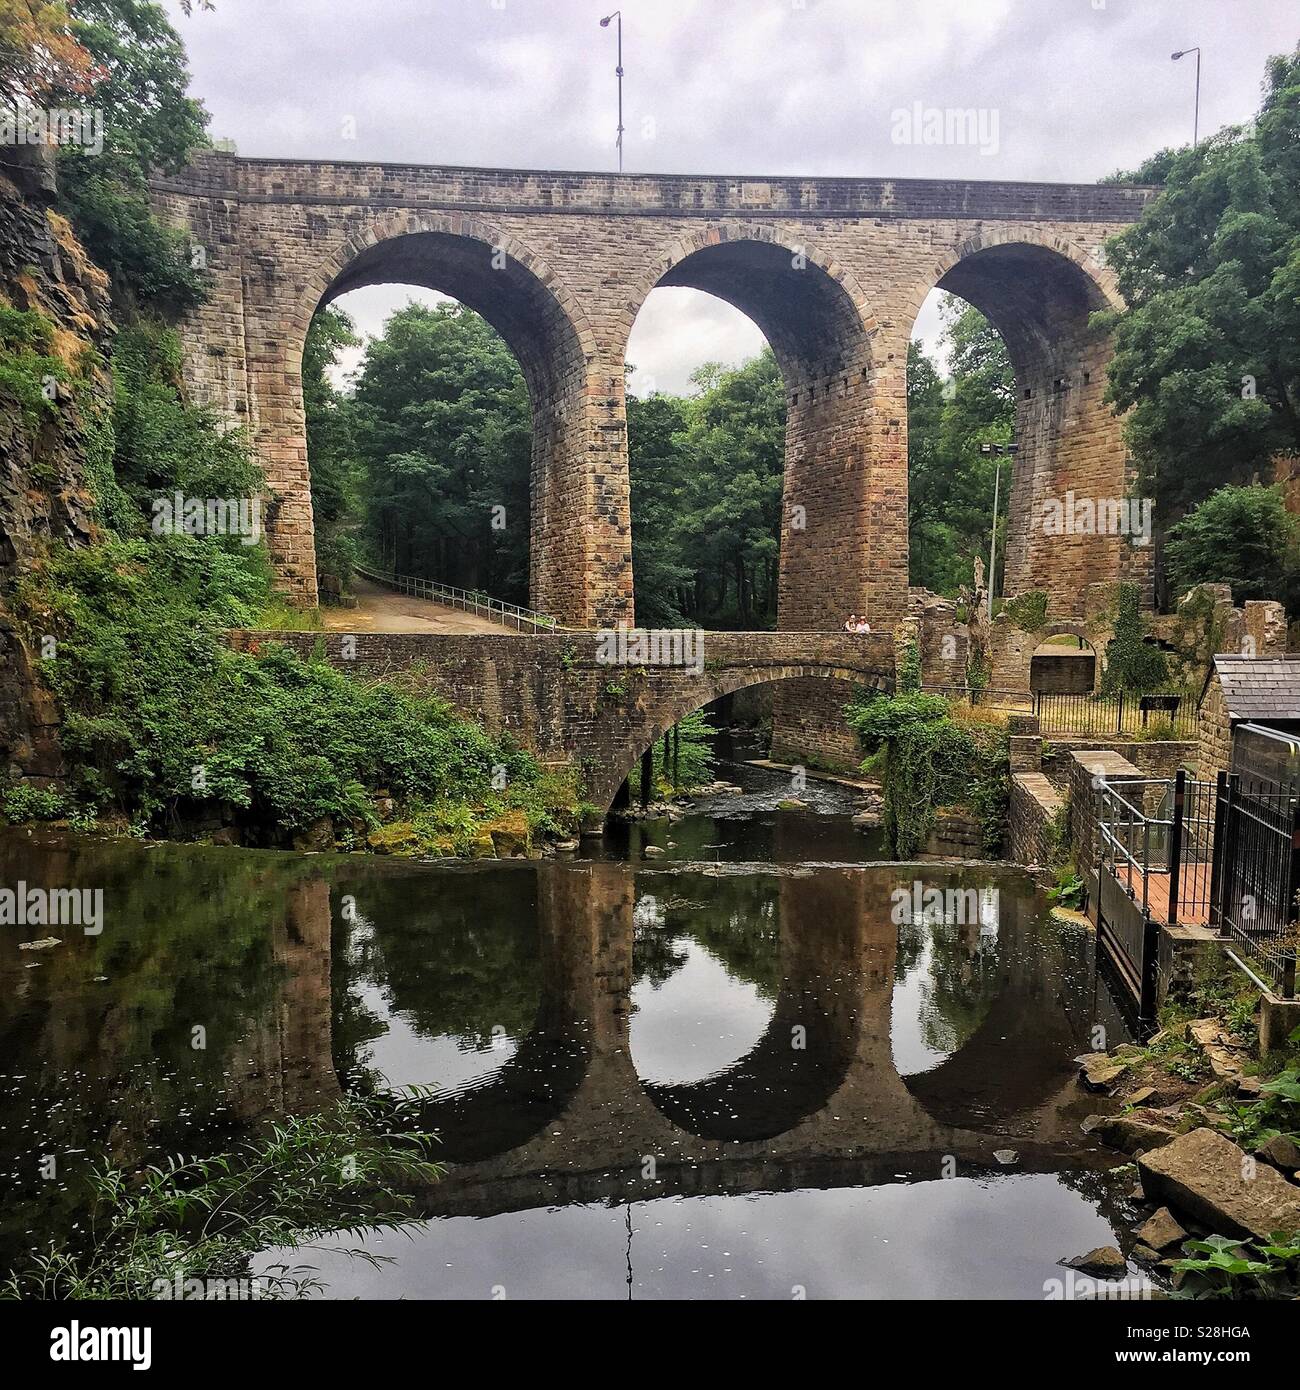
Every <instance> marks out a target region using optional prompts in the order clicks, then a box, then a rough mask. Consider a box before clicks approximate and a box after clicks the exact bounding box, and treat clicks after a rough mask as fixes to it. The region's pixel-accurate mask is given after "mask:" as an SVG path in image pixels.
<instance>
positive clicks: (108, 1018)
mask: <svg viewBox="0 0 1300 1390" xmlns="http://www.w3.org/2000/svg"><path fill="white" fill-rule="evenodd" d="M15 853H16V854H17V858H15V857H14V856H15ZM42 854H44V858H42ZM19 862H21V864H23V865H24V866H25V867H26V872H27V877H28V878H29V880H32V881H36V880H37V877H38V874H39V875H40V876H41V877H42V878H45V879H48V881H51V882H61V883H67V884H77V883H80V882H85V883H87V884H100V885H104V886H105V888H106V901H107V902H108V903H109V904H110V907H111V905H112V904H113V903H114V902H115V901H116V902H117V903H118V904H119V910H120V911H124V912H125V913H126V915H127V916H128V917H129V918H130V921H131V922H132V923H134V924H135V925H133V926H129V927H128V925H127V923H126V922H125V921H124V919H123V917H122V916H119V917H118V919H117V921H116V922H115V921H114V918H113V913H112V911H111V910H110V912H109V914H108V921H107V924H106V931H105V933H104V935H103V936H102V937H100V938H84V939H77V938H74V939H73V940H71V941H69V942H68V943H66V946H65V947H64V948H61V949H60V950H59V951H58V952H55V953H52V954H51V955H50V956H49V957H48V958H47V962H46V963H44V964H43V965H42V967H41V968H40V969H37V970H31V971H28V970H26V969H25V963H20V964H18V965H14V964H13V963H12V962H13V959H14V957H15V956H16V955H17V953H16V952H15V953H7V958H8V960H9V962H10V963H9V964H7V965H2V964H0V976H5V977H7V978H2V979H0V985H3V986H5V988H4V997H3V1002H2V1003H0V1041H3V1043H4V1045H5V1047H6V1055H8V1056H11V1057H19V1058H21V1060H22V1062H23V1066H24V1075H23V1076H22V1077H21V1078H17V1079H16V1083H15V1084H14V1085H13V1086H12V1087H11V1089H10V1090H9V1091H8V1092H7V1093H6V1095H5V1096H4V1097H3V1099H2V1100H0V1108H3V1111H4V1114H3V1116H2V1117H0V1118H3V1119H4V1121H5V1129H6V1131H7V1133H8V1135H9V1136H10V1138H11V1141H12V1137H13V1136H15V1135H21V1136H22V1138H21V1140H20V1141H19V1143H20V1151H19V1152H17V1153H14V1152H12V1151H11V1149H12V1143H11V1142H10V1143H5V1144H4V1145H3V1148H4V1150H5V1154H4V1157H5V1161H6V1171H8V1170H9V1167H10V1166H11V1165H12V1166H13V1170H14V1171H19V1170H20V1169H22V1170H25V1169H26V1168H28V1167H29V1166H30V1158H31V1155H30V1154H29V1153H27V1152H26V1151H25V1150H24V1148H23V1146H24V1145H25V1146H26V1147H27V1148H30V1149H31V1150H32V1152H34V1153H36V1152H50V1151H56V1152H61V1153H65V1154H68V1155H69V1157H68V1158H67V1160H66V1162H67V1164H68V1176H70V1177H71V1176H75V1168H76V1164H77V1162H80V1161H83V1160H80V1159H78V1158H76V1157H74V1156H73V1155H76V1154H89V1155H91V1156H94V1155H95V1154H96V1152H97V1151H98V1150H102V1149H103V1148H104V1147H107V1148H108V1149H109V1150H110V1151H111V1152H112V1153H113V1154H114V1156H115V1157H116V1158H117V1159H118V1161H120V1162H124V1163H127V1164H132V1163H136V1162H141V1161H145V1160H146V1159H147V1158H149V1157H150V1156H152V1155H154V1154H156V1153H157V1152H159V1151H160V1148H161V1149H162V1151H166V1152H176V1151H180V1150H184V1151H186V1152H196V1151H198V1152H201V1151H203V1150H204V1148H205V1147H207V1148H209V1149H211V1148H218V1147H221V1145H222V1144H223V1143H224V1142H226V1141H227V1140H228V1138H229V1137H230V1135H231V1134H232V1133H236V1132H238V1131H239V1130H240V1129H243V1128H245V1127H246V1126H247V1125H249V1124H252V1123H256V1122H259V1121H262V1120H265V1119H267V1118H271V1117H274V1116H277V1115H282V1114H285V1113H292V1112H302V1111H308V1110H312V1109H316V1108H319V1107H320V1106H322V1105H324V1104H328V1103H329V1102H330V1101H331V1100H332V1099H335V1098H337V1097H338V1096H339V1095H340V1094H342V1093H343V1092H345V1091H347V1090H355V1089H366V1088H372V1087H387V1086H402V1085H407V1084H413V1083H422V1084H428V1085H431V1087H432V1089H431V1092H430V1095H429V1098H428V1100H427V1101H426V1102H425V1105H424V1120H425V1123H426V1124H427V1126H429V1127H431V1128H435V1129H437V1130H438V1131H439V1133H440V1135H441V1137H442V1150H443V1155H442V1156H443V1157H444V1158H445V1159H446V1160H447V1162H448V1163H449V1165H450V1167H449V1171H448V1173H447V1175H446V1177H445V1178H444V1179H443V1180H442V1181H441V1182H439V1183H437V1184H434V1185H432V1186H431V1187H429V1188H427V1189H425V1190H421V1191H420V1192H418V1193H416V1194H414V1195H415V1196H416V1199H417V1212H418V1214H419V1215H422V1216H424V1217H431V1218H454V1217H471V1218H485V1217H492V1216H496V1215H502V1214H508V1213H524V1212H530V1211H538V1210H545V1209H550V1208H556V1207H568V1206H573V1205H579V1204H580V1205H583V1206H588V1207H590V1206H597V1207H600V1206H605V1207H608V1206H614V1205H618V1206H622V1205H623V1204H626V1203H629V1202H642V1201H646V1200H650V1199H658V1198H673V1197H709V1196H712V1195H718V1196H724V1195H750V1194H759V1193H783V1192H784V1193H795V1192H798V1191H802V1192H804V1193H805V1194H807V1193H809V1192H812V1191H815V1190H824V1191H828V1190H833V1189H834V1190H838V1189H848V1188H859V1189H860V1188H863V1187H867V1186H873V1185H875V1184H879V1183H886V1184H898V1183H900V1182H905V1181H928V1180H931V1179H938V1178H946V1177H951V1176H953V1175H958V1176H960V1175H968V1176H969V1175H973V1176H980V1175H988V1174H992V1173H997V1172H1000V1171H1003V1170H1002V1169H1001V1168H1000V1166H999V1162H998V1159H997V1158H996V1157H995V1152H996V1151H999V1150H1007V1149H1012V1150H1014V1151H1015V1153H1016V1159H1015V1167H1014V1171H1015V1172H1017V1173H1021V1174H1023V1173H1035V1172H1038V1173H1045V1174H1046V1173H1052V1174H1057V1173H1063V1172H1076V1173H1077V1172H1079V1171H1082V1170H1086V1169H1088V1168H1090V1167H1100V1166H1102V1164H1103V1162H1104V1160H1102V1159H1101V1158H1100V1157H1099V1156H1098V1155H1097V1154H1096V1151H1095V1150H1091V1149H1089V1148H1088V1146H1087V1143H1086V1141H1084V1140H1083V1139H1082V1138H1081V1136H1080V1132H1079V1122H1080V1120H1081V1119H1082V1118H1083V1116H1084V1115H1085V1114H1086V1113H1087V1112H1088V1110H1089V1109H1091V1108H1093V1105H1092V1102H1091V1101H1090V1100H1089V1099H1088V1098H1087V1097H1084V1096H1082V1095H1081V1094H1080V1093H1079V1091H1078V1089H1077V1087H1076V1086H1075V1085H1074V1081H1073V1067H1072V1066H1071V1058H1072V1057H1073V1056H1074V1055H1075V1054H1077V1053H1078V1052H1080V1051H1082V1050H1084V1049H1085V1048H1086V1047H1088V1046H1089V1045H1090V1043H1089V1037H1088V1034H1089V1031H1090V1030H1091V1029H1092V1028H1093V1027H1094V1025H1095V1024H1096V1023H1098V1022H1101V1023H1103V1024H1105V1025H1107V1026H1108V1027H1110V1028H1111V1029H1112V1030H1113V1029H1114V1027H1115V1019H1114V1018H1113V1016H1112V1013H1111V1011H1110V1006H1109V1003H1108V1001H1107V1000H1106V998H1105V996H1104V994H1103V995H1099V994H1098V993H1097V992H1096V989H1097V987H1096V982H1095V974H1094V971H1093V968H1092V958H1093V952H1092V945H1091V939H1090V937H1089V936H1088V935H1087V934H1086V932H1070V931H1065V932H1062V931H1061V930H1060V929H1059V928H1058V927H1057V926H1056V925H1055V924H1054V923H1051V922H1050V921H1049V920H1048V919H1047V918H1046V917H1045V914H1044V911H1043V905H1042V900H1041V898H1039V897H1038V896H1037V895H1036V894H1035V893H1034V891H1033V890H1032V888H1031V887H1030V886H1029V885H1028V883H1027V881H1026V880H1025V879H1024V877H1023V876H1022V875H1019V874H1018V873H1016V872H1014V871H1007V870H1003V869H999V868H997V867H996V866H986V867H979V868H966V869H961V868H957V867H954V866H948V865H938V864H927V865H924V866H896V865H883V864H881V865H864V866H852V867H848V866H833V865H832V866H823V867H817V866H802V867H793V866H791V867H779V866H773V865H755V864H731V865H708V866H702V865H699V864H694V865H681V866H670V865H663V866H656V867H653V868H640V869H634V868H632V867H630V866H628V865H626V864H620V863H595V862H587V863H573V864H568V865H562V864H557V863H537V864H528V863H524V862H519V863H512V864H497V863H493V864H491V865H487V866H462V867H456V868H448V867H435V866H428V865H408V864H395V863H379V862H376V861H372V860H362V859H358V858H341V857H340V858H332V857H320V858H315V859H304V858H295V857H291V856H284V855H270V854H268V855H258V854H249V853H236V854H223V853H222V852H220V851H212V850H184V849H179V848H174V847H169V848H163V849H155V850H150V851H148V852H147V853H146V852H145V851H144V850H141V849H139V848H136V847H130V846H116V845H115V846H102V845H95V846H82V847H80V848H72V849H64V848H59V849H53V850H50V851H48V852H42V851H39V850H37V849H35V848H33V846H32V845H31V844H30V843H24V844H23V845H22V846H21V847H19V848H18V850H17V851H14V849H13V847H12V846H9V847H8V849H7V848H6V845H5V843H4V841H3V840H2V839H0V871H4V872H6V873H7V872H8V871H9V870H10V869H11V868H13V867H14V866H15V865H16V864H17V863H19ZM918 876H921V877H924V879H925V881H926V882H927V884H933V885H938V886H942V887H955V888H971V889H975V890H977V891H978V890H980V889H984V888H987V887H996V888H997V889H998V890H999V895H998V911H997V913H996V916H986V917H985V918H984V919H983V920H982V921H981V920H974V921H970V922H967V923H965V924H959V923H957V922H954V921H946V922H938V923H906V922H905V923H903V924H901V925H900V924H898V923H896V922H895V921H894V920H893V911H894V901H895V899H894V896H893V895H894V891H895V890H896V889H898V888H904V889H906V890H909V891H910V889H911V886H912V881H913V879H914V878H916V877H918ZM178 942H179V943H180V944H179V945H178V944H177V943H178ZM706 965H707V967H708V968H707V970H706V969H705V968H704V967H705V966H706ZM701 990H703V991H704V993H703V994H701V993H700V992H699V991H701ZM742 997H743V1000H744V1004H745V1007H744V1010H743V1019H740V1018H739V1016H738V1014H737V1012H736V1000H737V999H740V998H742ZM198 1021H202V1022H205V1023H206V1025H207V1039H208V1042H207V1049H206V1050H204V1051H194V1050H193V1048H192V1046H191V1042H190V1029H191V1025H192V1024H193V1023H194V1022H198ZM709 1030H713V1031H712V1033H711V1034H710V1036H709V1037H708V1038H707V1043H708V1045H707V1046H704V1045H703V1041H701V1034H702V1033H703V1032H709ZM718 1033H721V1034H722V1036H721V1037H719V1036H717V1034H718ZM173 1035H174V1036H173ZM1112 1036H1114V1034H1113V1031H1112ZM703 1054H707V1056H705V1060H704V1062H703V1063H700V1062H698V1061H696V1060H695V1059H696V1058H698V1057H700V1056H701V1055H703ZM720 1057H721V1058H722V1060H721V1061H719V1058H720ZM73 1078H75V1080H73ZM68 1085H74V1086H75V1088H76V1090H77V1093H78V1094H79V1095H80V1096H81V1097H82V1103H81V1104H80V1105H79V1106H78V1107H64V1108H60V1107H57V1106H51V1105H50V1104H49V1103H48V1096H49V1095H51V1094H55V1093H57V1092H58V1091H59V1089H60V1088H66V1087H67V1086H68ZM440 1087H441V1089H439V1088H440ZM84 1161H87V1162H88V1161H89V1158H87V1159H85V1160H84ZM14 1195H15V1205H14V1209H13V1210H14V1220H15V1222H17V1223H18V1225H16V1226H15V1227H14V1229H13V1230H9V1229H8V1226H9V1225H10V1224H11V1223H6V1236H7V1237H15V1236H17V1235H18V1233H19V1227H21V1228H22V1229H23V1230H28V1231H30V1230H32V1229H37V1228H38V1227H39V1228H41V1229H47V1230H49V1229H52V1227H54V1226H57V1223H58V1222H59V1221H61V1220H70V1219H71V1218H70V1217H69V1216H68V1214H67V1213H58V1212H52V1211H51V1210H49V1209H48V1208H49V1202H50V1200H51V1198H50V1193H49V1190H48V1185H47V1186H46V1187H42V1186H41V1185H39V1184H33V1185H32V1190H31V1191H30V1192H24V1193H18V1192H16V1193H15V1194H14ZM945 1200H946V1199H945ZM1093 1243H1094V1244H1096V1243H1097V1241H1096V1240H1095V1239H1094V1240H1093ZM1070 1253H1075V1252H1074V1251H1072V1250H1066V1249H1062V1250H1061V1251H1059V1252H1058V1256H1059V1255H1062V1254H1070Z"/></svg>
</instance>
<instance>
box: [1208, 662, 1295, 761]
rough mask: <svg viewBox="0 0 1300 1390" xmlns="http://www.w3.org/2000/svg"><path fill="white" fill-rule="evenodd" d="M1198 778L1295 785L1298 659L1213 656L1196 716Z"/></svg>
mask: <svg viewBox="0 0 1300 1390" xmlns="http://www.w3.org/2000/svg"><path fill="white" fill-rule="evenodd" d="M1197 742H1198V749H1197V775H1198V776H1199V778H1200V779H1201V780H1202V781H1204V782H1209V781H1213V780H1214V778H1215V777H1216V776H1217V774H1218V773H1220V772H1230V771H1232V772H1238V773H1241V774H1242V776H1243V777H1246V778H1255V779H1264V780H1268V781H1271V782H1277V783H1292V784H1296V783H1300V656H1287V657H1250V656H1235V655H1230V654H1223V655H1220V656H1216V657H1215V658H1214V662H1213V664H1212V665H1211V667H1210V670H1209V673H1208V675H1207V676H1206V678H1205V684H1204V686H1203V687H1202V690H1201V698H1200V702H1199V705H1198V715H1197Z"/></svg>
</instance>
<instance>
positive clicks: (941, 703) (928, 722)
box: [845, 690, 1010, 859]
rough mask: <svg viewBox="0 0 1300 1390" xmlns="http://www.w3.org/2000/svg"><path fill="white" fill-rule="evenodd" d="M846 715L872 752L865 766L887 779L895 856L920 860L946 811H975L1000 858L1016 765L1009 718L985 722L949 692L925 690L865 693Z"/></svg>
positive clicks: (989, 849) (987, 846)
mask: <svg viewBox="0 0 1300 1390" xmlns="http://www.w3.org/2000/svg"><path fill="white" fill-rule="evenodd" d="M845 713H846V716H847V718H848V721H849V723H850V725H852V727H853V728H854V729H855V730H856V731H857V733H858V736H859V738H860V739H861V741H862V747H863V750H864V752H865V753H866V754H867V758H866V760H865V761H864V762H863V764H862V769H863V771H864V772H867V773H869V774H871V775H875V776H879V777H880V779H881V785H882V788H883V791H884V796H885V815H884V827H885V831H886V834H887V835H888V837H889V843H890V846H891V850H892V853H893V854H894V855H895V856H896V857H897V858H899V859H910V858H912V857H913V856H914V855H915V854H916V853H917V852H918V851H919V850H920V849H921V848H922V847H923V846H924V844H925V841H926V838H927V837H928V836H929V834H930V832H931V830H933V829H934V825H935V821H936V817H937V813H938V811H939V809H940V808H941V807H945V806H956V805H960V806H967V807H969V808H970V809H971V810H972V811H973V812H974V814H975V815H976V817H977V818H978V820H979V823H980V830H981V838H982V844H983V849H984V851H985V853H987V854H997V853H999V852H1000V850H1001V848H1002V840H1003V837H1004V835H1005V833H1006V822H1007V807H1008V799H1009V796H1010V763H1009V758H1008V741H1007V729H1006V723H1005V720H1002V721H993V722H989V721H985V720H983V719H980V718H978V717H976V716H975V715H973V714H971V713H970V712H969V711H967V712H964V713H963V715H962V717H961V719H960V720H958V719H957V718H954V710H953V707H952V706H950V704H949V702H948V701H947V700H946V699H944V697H943V696H941V695H931V694H926V693H923V692H921V691H918V690H910V691H904V692H902V693H900V694H898V695H893V696H890V695H884V694H880V693H878V692H871V693H863V694H860V695H858V696H857V697H856V698H855V699H854V700H853V702H852V703H851V704H849V705H848V707H847V709H846V711H845Z"/></svg>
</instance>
